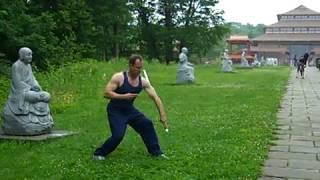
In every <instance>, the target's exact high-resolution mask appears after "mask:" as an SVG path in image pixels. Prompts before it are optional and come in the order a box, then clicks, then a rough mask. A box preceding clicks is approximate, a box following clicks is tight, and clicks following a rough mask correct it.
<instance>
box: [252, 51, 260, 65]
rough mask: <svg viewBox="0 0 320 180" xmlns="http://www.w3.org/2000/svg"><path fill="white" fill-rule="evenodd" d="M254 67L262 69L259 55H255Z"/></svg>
mask: <svg viewBox="0 0 320 180" xmlns="http://www.w3.org/2000/svg"><path fill="white" fill-rule="evenodd" d="M252 66H253V67H260V66H261V63H260V62H259V60H258V54H257V53H256V54H254V59H253V63H252Z"/></svg>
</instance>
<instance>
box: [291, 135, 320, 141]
mask: <svg viewBox="0 0 320 180" xmlns="http://www.w3.org/2000/svg"><path fill="white" fill-rule="evenodd" d="M291 140H297V141H320V137H316V136H297V135H292V136H291Z"/></svg>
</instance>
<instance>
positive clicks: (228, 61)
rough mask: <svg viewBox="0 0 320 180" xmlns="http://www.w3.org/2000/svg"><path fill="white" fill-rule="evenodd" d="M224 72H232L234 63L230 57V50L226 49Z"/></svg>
mask: <svg viewBox="0 0 320 180" xmlns="http://www.w3.org/2000/svg"><path fill="white" fill-rule="evenodd" d="M222 71H223V72H232V61H231V59H230V57H229V55H228V49H225V50H224V53H223V60H222Z"/></svg>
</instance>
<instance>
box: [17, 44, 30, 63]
mask: <svg viewBox="0 0 320 180" xmlns="http://www.w3.org/2000/svg"><path fill="white" fill-rule="evenodd" d="M19 59H20V60H21V61H22V62H24V63H25V64H30V63H31V61H32V51H31V49H30V48H27V47H23V48H20V49H19Z"/></svg>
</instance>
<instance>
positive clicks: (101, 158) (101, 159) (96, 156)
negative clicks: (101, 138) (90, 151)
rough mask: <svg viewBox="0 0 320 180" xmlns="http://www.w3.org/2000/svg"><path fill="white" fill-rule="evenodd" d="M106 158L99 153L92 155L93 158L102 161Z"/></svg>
mask: <svg viewBox="0 0 320 180" xmlns="http://www.w3.org/2000/svg"><path fill="white" fill-rule="evenodd" d="M105 159H106V158H105V157H104V156H99V155H93V160H96V161H103V160H105Z"/></svg>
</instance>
